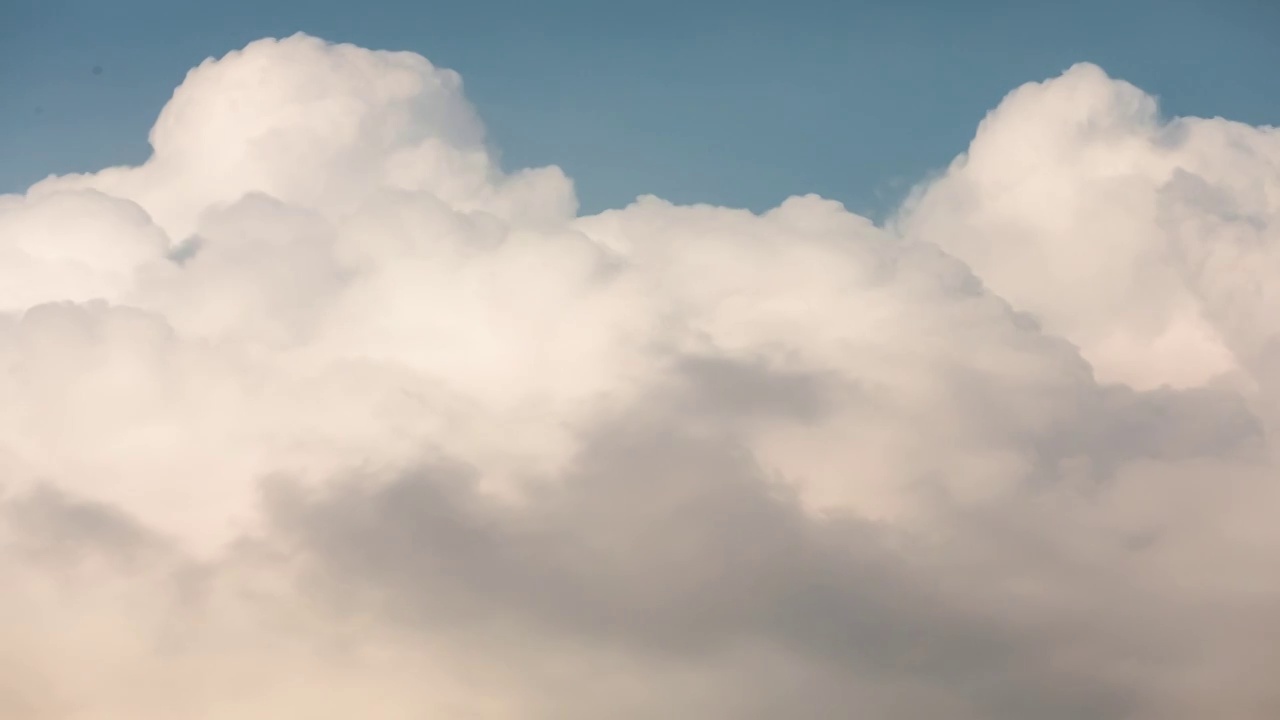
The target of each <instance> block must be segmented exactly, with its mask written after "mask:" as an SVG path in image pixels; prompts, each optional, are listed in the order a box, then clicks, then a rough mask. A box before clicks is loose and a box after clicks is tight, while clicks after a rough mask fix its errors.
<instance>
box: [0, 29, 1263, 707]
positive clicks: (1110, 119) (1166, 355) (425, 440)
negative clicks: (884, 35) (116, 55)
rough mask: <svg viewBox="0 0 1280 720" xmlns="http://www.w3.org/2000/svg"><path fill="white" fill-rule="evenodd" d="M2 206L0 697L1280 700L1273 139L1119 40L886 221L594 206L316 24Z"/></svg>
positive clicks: (480, 701) (731, 703)
mask: <svg viewBox="0 0 1280 720" xmlns="http://www.w3.org/2000/svg"><path fill="white" fill-rule="evenodd" d="M151 144H152V147H153V149H154V153H153V155H152V157H151V158H150V159H149V160H148V161H147V162H146V163H144V164H142V165H140V166H138V167H118V168H109V169H106V170H103V171H101V172H99V173H94V174H89V175H76V176H64V177H55V178H50V179H48V180H46V181H44V182H41V183H39V184H37V185H36V186H34V187H32V188H31V189H30V190H29V191H28V192H27V193H26V194H24V195H22V196H3V197H0V398H4V402H3V403H0V471H2V473H3V474H2V475H0V477H3V478H4V485H3V486H0V491H2V492H0V573H3V576H4V577H6V578H7V579H8V580H7V582H6V591H5V593H3V594H0V614H2V615H3V617H4V618H6V619H5V620H3V621H0V715H2V716H4V717H6V718H14V719H15V720H53V719H54V718H57V719H59V720H64V719H65V720H79V719H81V718H84V719H88V718H95V719H98V718H129V719H130V720H152V719H155V720H160V719H166V720H167V719H168V718H173V717H184V718H193V719H195V720H232V719H234V720H246V719H252V718H264V719H265V718H272V719H273V720H275V719H278V718H284V717H306V718H329V717H332V718H348V717H352V716H360V717H370V718H401V717H409V716H413V717H450V718H455V717H459V718H460V717H472V718H486V719H488V718H493V719H498V718H516V719H520V720H524V719H528V718H593V717H601V716H606V717H614V718H623V719H625V718H636V719H637V720H639V719H641V718H659V717H662V718H666V717H696V718H709V719H710V718H726V719H729V718H733V719H734V720H738V719H740V718H762V719H763V718H777V717H792V718H801V719H803V718H814V719H817V718H835V717H848V716H850V715H858V716H861V717H869V718H886V719H889V718H902V719H904V720H906V719H911V718H932V717H939V716H947V717H954V718H961V719H964V718H972V719H974V720H978V719H984V720H991V719H995V720H999V719H1002V718H1009V719H1013V718H1026V717H1037V718H1075V717H1082V716H1087V717H1097V718H1116V719H1117V720H1118V719H1120V718H1124V719H1126V720H1130V719H1132V720H1145V719H1152V720H1154V719H1156V718H1160V719H1161V720H1178V719H1181V718H1185V719H1187V720H1192V719H1198V718H1203V717H1232V718H1242V719H1244V720H1252V719H1254V718H1257V719H1259V720H1261V719H1263V718H1273V717H1276V716H1277V715H1280V692H1277V690H1276V687H1275V684H1274V677H1275V676H1276V674H1277V673H1278V672H1280V652H1278V651H1277V650H1276V648H1280V610H1277V608H1280V576H1278V575H1277V574H1276V573H1275V572H1274V571H1273V569H1272V565H1273V564H1274V557H1275V553H1276V552H1278V551H1280V529H1277V526H1276V525H1275V523H1274V522H1273V518H1274V515H1275V511H1276V510H1277V509H1278V508H1280V489H1278V488H1277V485H1276V483H1275V482H1274V478H1275V477H1276V471H1277V470H1278V469H1280V467H1277V463H1276V459H1275V456H1274V453H1273V451H1272V448H1271V441H1270V438H1271V435H1272V433H1273V432H1274V431H1275V428H1276V426H1277V420H1278V419H1280V416H1278V414H1277V407H1278V406H1277V404H1276V403H1277V401H1280V386H1278V384H1277V383H1278V382H1280V375H1277V373H1276V372H1275V370H1274V363H1273V362H1272V361H1273V359H1274V358H1275V357H1276V353H1277V350H1276V348H1277V347H1280V345H1278V341H1277V340H1276V338H1277V337H1280V325H1277V321H1276V320H1275V318H1276V317H1280V315H1277V307H1278V303H1280V295H1277V293H1276V291H1275V290H1273V289H1271V284H1272V283H1273V282H1274V281H1280V131H1278V130H1276V129H1274V128H1258V127H1250V126H1246V125H1241V124H1238V123H1232V122H1229V121H1226V120H1221V119H1214V120H1205V119H1196V118H1175V119H1167V118H1164V117H1162V116H1161V115H1160V114H1159V112H1158V108H1157V105H1156V102H1155V100H1154V99H1153V98H1151V97H1150V96H1148V95H1146V94H1145V93H1143V92H1142V91H1141V90H1139V89H1138V88H1135V87H1133V86H1132V85H1129V84H1127V83H1124V82H1122V81H1118V80H1114V79H1111V78H1110V77H1108V76H1107V75H1106V74H1105V73H1104V72H1103V71H1102V70H1101V69H1099V68H1097V67H1095V66H1092V65H1077V66H1075V67H1073V68H1071V69H1069V70H1068V71H1066V72H1065V73H1064V74H1063V75H1062V76H1060V77H1057V78H1054V79H1051V80H1048V81H1045V82H1042V83H1032V84H1028V85H1026V86H1023V87H1021V88H1018V89H1016V90H1015V91H1014V92H1012V93H1011V94H1010V95H1009V96H1008V97H1007V98H1006V99H1005V100H1004V101H1003V102H1002V103H1001V104H1000V105H999V107H997V108H996V109H995V110H993V111H992V112H991V113H990V115H989V116H988V117H987V118H986V119H985V120H984V121H983V123H982V124H981V126H980V127H979V128H978V131H977V134H976V136H975V138H974V140H973V142H972V144H971V145H970V147H969V149H968V152H967V153H965V154H964V155H961V156H960V157H959V158H957V160H956V161H955V162H954V163H953V164H952V165H951V167H949V168H948V169H947V170H946V172H944V173H943V174H942V175H940V176H939V177H937V178H935V179H933V180H931V181H929V182H927V183H925V184H923V185H921V186H920V187H918V188H917V190H916V192H915V193H914V194H913V196H912V198H911V200H910V201H909V202H908V203H907V204H906V205H904V207H903V208H902V209H901V210H900V211H899V213H898V214H897V216H896V217H895V219H894V221H893V222H892V223H890V224H889V225H888V226H887V227H877V226H876V225H874V224H873V223H871V222H870V221H868V220H867V219H865V218H862V217H859V216H857V215H854V214H852V213H850V212H848V211H847V210H845V209H844V208H843V207H842V206H841V205H840V204H839V203H836V202H833V201H830V200H825V199H822V198H818V197H815V196H803V197H793V198H790V199H787V200H786V201H784V202H783V203H782V204H780V205H779V206H778V207H777V208H775V209H773V210H770V211H768V212H765V213H763V214H753V213H750V212H747V211H743V210H736V209H730V208H720V207H712V206H706V205H696V206H675V205H672V204H670V203H668V202H665V201H663V200H661V199H659V198H655V197H642V198H639V199H637V200H636V202H635V203H633V204H632V205H630V206H628V207H625V208H620V209H615V210H610V211H607V212H604V213H601V214H599V215H595V216H589V217H581V216H578V215H577V211H576V201H575V198H574V192H573V187H572V184H571V182H570V181H569V180H568V179H567V178H566V177H565V175H564V174H563V173H562V172H561V171H560V170H559V169H558V168H554V167H552V168H540V169H531V170H521V171H517V172H511V171H507V170H504V169H502V168H500V167H499V166H498V164H497V162H496V160H495V157H494V155H493V153H492V152H491V151H490V149H489V146H488V145H487V144H486V139H485V135H484V129H483V126H482V124H481V123H480V121H479V119H478V118H477V116H476V113H475V112H474V110H473V108H472V107H471V105H470V104H469V103H468V102H467V100H466V98H465V96H464V94H463V91H462V83H461V80H460V79H459V77H458V75H457V74H456V73H454V72H452V71H449V70H444V69H440V68H437V67H435V66H433V65H432V64H431V63H429V62H428V61H427V60H426V59H424V58H422V57H420V56H417V55H414V54H410V53H390V52H382V51H370V50H364V49H361V48H357V47H354V46H350V45H333V44H329V43H326V42H324V41H321V40H319V39H316V38H311V37H307V36H303V35H297V36H294V37H290V38H286V39H283V40H262V41H258V42H255V43H252V44H250V45H249V46H247V47H245V48H244V49H243V50H239V51H235V52H232V53H230V54H228V55H226V56H225V57H223V58H221V59H218V60H212V59H211V60H208V61H206V62H205V63H203V64H201V65H200V66H199V67H198V68H195V69H194V70H192V71H191V72H190V73H189V74H188V76H187V78H186V80H185V82H184V83H183V84H182V86H180V87H179V88H178V89H177V90H176V91H175V93H174V96H173V98H172V100H171V101H170V102H169V104H168V105H166V107H165V108H164V110H163V111H162V112H161V114H160V117H159V118H158V120H157V121H156V124H155V127H154V128H153V130H152V133H151Z"/></svg>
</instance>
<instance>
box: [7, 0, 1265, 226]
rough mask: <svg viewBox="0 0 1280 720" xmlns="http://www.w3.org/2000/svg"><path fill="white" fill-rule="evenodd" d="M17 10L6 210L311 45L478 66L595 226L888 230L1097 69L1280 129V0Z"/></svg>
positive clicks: (229, 2) (510, 162)
mask: <svg viewBox="0 0 1280 720" xmlns="http://www.w3.org/2000/svg"><path fill="white" fill-rule="evenodd" d="M4 5H5V7H6V8H8V9H7V10H3V11H0V12H3V13H4V15H3V16H0V93H2V94H0V97H2V98H3V100H2V101H0V191H17V190H21V189H22V188H24V187H26V185H28V184H29V183H31V182H32V181H34V180H37V179H39V178H41V177H43V176H44V175H46V174H48V173H50V172H68V171H77V170H92V169H97V168H100V167H102V166H105V165H110V164H119V163H126V162H137V161H140V160H142V159H143V158H145V157H146V155H147V153H148V147H147V144H146V132H147V130H148V128H149V127H150V125H151V121H152V119H153V118H154V116H155V115H156V113H157V112H158V111H159V109H160V107H161V106H162V105H163V104H164V102H165V100H166V99H167V98H168V96H169V94H170V93H171V92H172V90H173V88H174V87H175V86H176V85H177V84H178V83H179V82H180V81H181V79H182V76H183V74H184V73H185V72H186V70H187V69H188V68H189V67H191V66H193V65H195V64H196V63H198V62H199V61H200V60H202V59H203V58H205V57H206V56H209V55H221V54H223V53H224V52H226V51H228V50H231V49H233V48H237V47H240V46H242V45H244V44H245V43H247V42H249V41H251V40H253V39H256V38H259V37H263V36H281V35H288V34H291V33H293V32H296V31H299V30H301V31H306V32H308V33H312V34H316V35H320V36H322V37H325V38H327V39H330V40H335V41H349V42H354V43H356V44H359V45H364V46H367V47H380V48H391V49H408V50H414V51H418V52H421V53H423V54H424V55H426V56H427V57H429V58H430V59H431V60H432V61H433V62H435V63H437V64H439V65H444V66H448V67H452V68H454V69H456V70H458V71H459V72H461V73H462V75H463V77H464V79H465V81H466V83H467V87H468V94H469V96H470V97H471V99H472V100H473V102H475V103H476V105H477V106H478V107H479V109H480V112H481V114H482V116H483V117H484V119H485V121H486V123H487V124H488V126H489V129H490V135H491V137H492V139H493V140H494V142H495V143H496V144H497V146H498V147H500V148H501V149H502V151H503V154H504V158H505V160H504V164H505V165H506V166H507V167H519V166H527V165H542V164H550V163H554V164H558V165H560V166H561V167H563V168H565V170H566V171H567V172H568V173H569V174H570V175H572V176H573V177H574V178H575V179H576V180H577V182H578V188H579V196H580V198H581V200H582V204H583V210H584V211H588V212H590V211H596V210H599V209H602V208H605V207H613V206H619V205H622V204H625V203H627V202H628V201H630V200H631V199H632V198H634V197H635V196H636V195H639V194H643V193H654V194H658V195H661V196H663V197H665V198H668V199H671V200H674V201H677V202H712V203H717V204H727V205H735V206H746V207H751V208H754V209H763V208H766V207H770V206H772V205H775V204H777V202H778V201H780V200H781V199H783V198H785V197H786V196H788V195H792V194H797V193H805V192H817V193H820V194H822V195H825V196H828V197H832V198H835V199H838V200H841V201H843V202H844V203H846V204H847V205H848V206H849V207H850V209H852V210H856V211H860V212H864V213H868V214H871V215H873V216H878V215H880V214H881V213H882V212H883V211H884V210H885V209H886V208H890V207H892V206H893V205H894V204H895V203H896V201H897V200H898V199H899V198H900V197H901V196H902V194H903V193H905V191H906V190H907V189H908V188H909V186H910V184H911V183H913V182H915V181H917V180H919V179H920V178H921V177H923V176H924V175H925V174H926V173H927V172H928V171H930V170H931V169H934V168H938V167H940V166H943V165H945V164H946V163H947V162H948V161H949V159H950V158H951V157H953V156H954V155H955V154H956V153H958V152H960V151H962V150H963V149H964V147H965V145H966V143H967V142H968V139H969V138H970V136H971V135H972V132H973V129H974V127H975V125H976V124H977V122H978V121H979V120H980V119H981V118H982V116H983V114H984V113H985V112H986V111H987V110H989V109H990V108H992V107H993V106H994V105H995V104H996V103H997V102H998V101H999V99H1000V98H1001V97H1002V96H1003V95H1004V94H1005V93H1006V92H1008V91H1009V90H1011V89H1012V88H1014V87H1015V86H1017V85H1018V84H1020V83H1022V82H1026V81H1029V80H1039V79H1043V78H1046V77H1048V76H1051V75H1054V74H1056V73H1058V72H1060V71H1061V70H1063V69H1065V68H1066V67H1067V66H1069V65H1070V64H1072V63H1074V62H1076V61H1081V60H1088V61H1092V62H1096V63H1098V64H1100V65H1102V66H1103V67H1104V68H1106V69H1107V71H1108V72H1110V73H1111V74H1112V75H1115V76H1118V77H1122V78H1124V79H1127V80H1130V81H1131V82H1134V83H1135V84H1137V85H1139V86H1141V87H1143V88H1144V89H1145V90H1147V91H1149V92H1152V93H1154V94H1156V95H1158V96H1160V98H1161V100H1162V103H1163V107H1164V110H1165V112H1166V113H1167V114H1178V115H1183V114H1195V115H1206V116H1215V115H1221V116H1225V117H1229V118H1231V119H1236V120H1241V121H1245V122H1249V123H1254V124H1280V73H1276V72H1274V69H1275V68H1277V67H1280V42H1276V38H1277V37H1280V3H1275V2H1273V1H1271V0H1159V1H1156V0H1110V1H1097V0H1074V1H1072V2H1061V3H1036V2H1013V1H1006V0H984V1H982V2H969V3H956V2H951V1H947V2H942V1H938V0H916V1H915V2H836V1H818V0H812V1H796V2H788V3H782V2H754V1H753V0H737V1H734V2H728V1H721V0H715V1H710V0H709V1H706V2H698V3H692V2H669V1H668V0H651V1H649V2H644V3H620V2H584V1H577V2H573V1H570V0H547V1H545V2H540V3H534V2H528V1H527V0H524V1H519V2H517V1H503V2H496V1H492V0H491V1H488V2H486V1H483V0H472V1H470V2H449V3H443V2H409V1H407V0H406V1H400V0H365V1H364V2H335V1H333V0H305V1H304V0H281V1H277V2H261V1H257V2H255V1H252V0H226V1H224V2H219V3H200V4H196V3H182V2H160V1H157V0H118V1H117V2H113V3H104V2H100V1H92V2H91V1H89V0H9V2H7V3H5V4H4ZM95 68H97V69H98V71H97V72H95Z"/></svg>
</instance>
